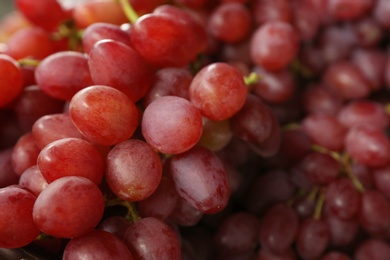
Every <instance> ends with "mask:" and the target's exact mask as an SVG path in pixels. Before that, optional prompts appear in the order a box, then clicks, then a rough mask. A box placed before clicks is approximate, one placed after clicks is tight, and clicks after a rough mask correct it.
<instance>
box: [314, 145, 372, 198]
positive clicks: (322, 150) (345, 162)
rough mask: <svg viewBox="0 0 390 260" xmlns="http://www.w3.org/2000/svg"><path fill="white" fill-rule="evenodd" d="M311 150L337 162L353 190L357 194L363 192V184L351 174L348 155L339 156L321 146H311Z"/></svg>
mask: <svg viewBox="0 0 390 260" xmlns="http://www.w3.org/2000/svg"><path fill="white" fill-rule="evenodd" d="M312 150H314V151H317V152H320V153H324V154H328V155H330V156H331V157H332V158H333V159H335V160H337V161H338V162H339V163H340V164H341V165H342V166H343V169H344V172H345V174H346V175H347V177H348V178H349V179H350V180H351V181H352V183H353V185H354V186H355V188H356V189H357V190H358V191H359V192H362V193H363V192H364V191H365V189H364V187H363V184H362V183H361V182H360V181H359V179H358V178H357V177H356V176H355V174H353V171H352V169H351V160H350V157H349V156H348V154H346V153H344V154H340V153H337V152H334V151H330V150H328V149H326V148H324V147H322V146H318V145H312Z"/></svg>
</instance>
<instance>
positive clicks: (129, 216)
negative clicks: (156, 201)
mask: <svg viewBox="0 0 390 260" xmlns="http://www.w3.org/2000/svg"><path fill="white" fill-rule="evenodd" d="M112 206H122V207H125V208H126V209H127V213H126V216H125V219H126V220H127V221H129V222H131V223H135V222H137V221H138V220H140V219H141V216H140V215H139V213H138V211H137V209H136V207H135V204H134V203H131V202H128V201H125V200H121V199H119V198H116V199H112V200H108V201H107V202H106V207H112Z"/></svg>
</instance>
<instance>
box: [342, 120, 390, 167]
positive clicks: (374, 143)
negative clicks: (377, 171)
mask: <svg viewBox="0 0 390 260" xmlns="http://www.w3.org/2000/svg"><path fill="white" fill-rule="evenodd" d="M345 149H346V151H347V152H348V154H349V155H350V156H351V157H352V158H353V159H355V160H356V161H357V162H360V163H362V164H365V165H367V166H371V167H381V166H385V165H386V164H387V163H388V162H389V161H390V142H389V139H388V137H387V136H386V135H385V133H384V132H383V130H380V129H377V128H376V127H372V126H370V125H365V126H358V127H355V128H352V129H350V130H349V131H348V134H347V136H346V138H345Z"/></svg>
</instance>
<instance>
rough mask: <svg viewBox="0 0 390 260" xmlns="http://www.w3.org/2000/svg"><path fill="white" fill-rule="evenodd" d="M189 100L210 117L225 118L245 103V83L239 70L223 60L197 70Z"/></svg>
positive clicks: (215, 118) (214, 118)
mask: <svg viewBox="0 0 390 260" xmlns="http://www.w3.org/2000/svg"><path fill="white" fill-rule="evenodd" d="M189 95H190V101H191V102H192V103H193V104H194V105H195V107H197V108H198V109H199V110H200V111H201V112H202V114H203V115H204V116H205V117H207V118H209V119H211V120H225V119H228V118H230V117H232V116H233V115H234V114H236V113H237V112H238V111H239V110H240V109H241V108H242V107H243V105H244V103H245V100H246V96H247V87H246V86H245V83H244V79H243V77H242V76H241V74H240V73H239V72H238V71H237V70H236V69H235V68H233V67H231V66H230V65H228V64H226V63H214V64H210V65H208V66H206V67H204V68H203V69H202V70H201V71H199V72H198V73H197V74H196V75H195V77H194V79H193V80H192V82H191V85H190V89H189Z"/></svg>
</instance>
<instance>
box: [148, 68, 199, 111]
mask: <svg viewBox="0 0 390 260" xmlns="http://www.w3.org/2000/svg"><path fill="white" fill-rule="evenodd" d="M192 78H193V76H192V75H191V72H190V71H189V70H188V69H185V68H162V69H159V70H158V71H157V72H156V74H155V81H154V83H153V85H152V87H151V88H150V90H149V92H148V93H147V94H146V96H145V97H144V98H143V101H144V105H145V106H148V105H149V104H150V103H152V101H153V100H155V99H157V98H160V97H163V96H178V97H182V98H185V99H189V93H188V92H189V88H190V84H191V81H192Z"/></svg>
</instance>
